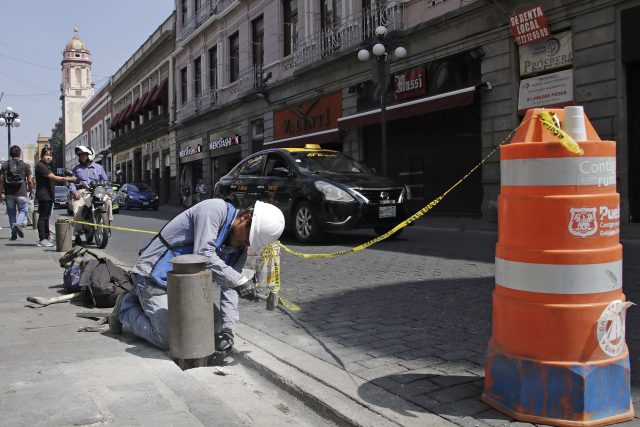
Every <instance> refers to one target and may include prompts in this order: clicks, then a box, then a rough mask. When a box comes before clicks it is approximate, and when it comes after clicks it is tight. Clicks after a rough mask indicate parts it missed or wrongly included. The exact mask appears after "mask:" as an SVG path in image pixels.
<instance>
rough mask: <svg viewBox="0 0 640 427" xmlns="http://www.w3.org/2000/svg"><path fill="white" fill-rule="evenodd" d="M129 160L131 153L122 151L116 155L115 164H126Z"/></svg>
mask: <svg viewBox="0 0 640 427" xmlns="http://www.w3.org/2000/svg"><path fill="white" fill-rule="evenodd" d="M130 158H131V151H124V152H122V153H118V154H116V163H122V162H126V161H127V160H129V159H130Z"/></svg>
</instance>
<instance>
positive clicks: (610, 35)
mask: <svg viewBox="0 0 640 427" xmlns="http://www.w3.org/2000/svg"><path fill="white" fill-rule="evenodd" d="M615 33H616V31H615V26H614V25H606V26H604V27H598V28H594V29H592V30H588V31H584V32H581V33H577V34H576V33H574V35H573V49H574V51H575V52H576V53H577V52H578V51H579V50H582V49H588V48H591V47H594V46H598V45H601V44H607V43H610V42H613V41H614V40H615Z"/></svg>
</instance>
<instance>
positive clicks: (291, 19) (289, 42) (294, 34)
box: [282, 0, 298, 56]
mask: <svg viewBox="0 0 640 427" xmlns="http://www.w3.org/2000/svg"><path fill="white" fill-rule="evenodd" d="M282 11H283V25H284V28H283V34H284V51H283V53H284V56H289V55H291V54H292V53H293V49H294V47H295V45H296V42H297V38H298V2H297V0H283V1H282Z"/></svg>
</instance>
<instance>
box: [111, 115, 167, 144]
mask: <svg viewBox="0 0 640 427" xmlns="http://www.w3.org/2000/svg"><path fill="white" fill-rule="evenodd" d="M168 129H169V114H167V113H164V114H160V115H159V116H156V117H154V118H153V119H150V120H147V121H145V122H144V123H142V124H141V125H137V126H136V127H135V128H133V129H130V130H129V131H127V132H125V133H123V134H122V135H120V136H118V137H114V138H113V139H112V140H111V149H112V150H115V151H118V150H124V149H127V148H130V147H131V146H133V145H135V144H136V143H137V142H140V141H143V140H145V141H146V139H147V138H149V137H154V136H155V135H158V134H161V133H164V132H166V131H167V130H168Z"/></svg>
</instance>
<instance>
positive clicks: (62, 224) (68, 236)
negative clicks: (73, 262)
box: [56, 218, 73, 252]
mask: <svg viewBox="0 0 640 427" xmlns="http://www.w3.org/2000/svg"><path fill="white" fill-rule="evenodd" d="M72 239H73V228H72V227H71V223H70V222H67V220H66V219H63V218H59V219H58V220H57V221H56V251H57V252H67V251H68V250H71V248H72V247H73V242H72Z"/></svg>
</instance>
